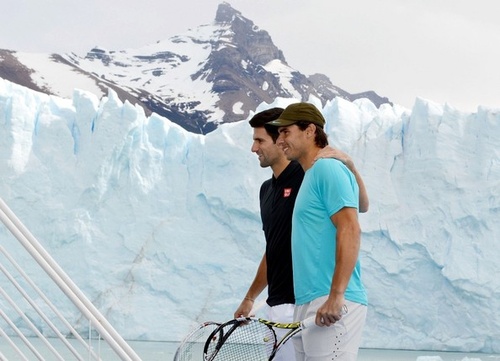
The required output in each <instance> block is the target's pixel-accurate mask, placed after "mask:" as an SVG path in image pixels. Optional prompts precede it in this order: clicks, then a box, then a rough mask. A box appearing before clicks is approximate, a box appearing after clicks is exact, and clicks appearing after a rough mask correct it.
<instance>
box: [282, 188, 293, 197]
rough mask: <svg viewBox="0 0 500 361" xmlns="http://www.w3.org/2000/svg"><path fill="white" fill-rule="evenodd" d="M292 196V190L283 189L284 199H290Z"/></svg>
mask: <svg viewBox="0 0 500 361" xmlns="http://www.w3.org/2000/svg"><path fill="white" fill-rule="evenodd" d="M290 194H292V188H285V189H283V198H287V197H290Z"/></svg>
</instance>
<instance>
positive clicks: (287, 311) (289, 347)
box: [267, 303, 295, 361]
mask: <svg viewBox="0 0 500 361" xmlns="http://www.w3.org/2000/svg"><path fill="white" fill-rule="evenodd" d="M293 311H294V305H293V304H290V303H285V304H282V305H278V306H273V307H268V308H267V318H268V319H269V320H270V321H274V322H281V323H291V322H293ZM274 330H275V331H276V338H277V339H278V342H279V341H280V340H281V338H282V337H283V336H284V335H285V334H286V333H287V332H288V331H289V330H286V329H279V328H275V329H274ZM273 361H295V349H294V347H293V343H292V341H290V340H288V342H286V343H285V344H284V345H283V346H282V347H280V349H279V350H278V352H277V353H276V356H275V357H274V358H273Z"/></svg>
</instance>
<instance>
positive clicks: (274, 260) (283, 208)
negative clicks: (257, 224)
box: [234, 108, 368, 361]
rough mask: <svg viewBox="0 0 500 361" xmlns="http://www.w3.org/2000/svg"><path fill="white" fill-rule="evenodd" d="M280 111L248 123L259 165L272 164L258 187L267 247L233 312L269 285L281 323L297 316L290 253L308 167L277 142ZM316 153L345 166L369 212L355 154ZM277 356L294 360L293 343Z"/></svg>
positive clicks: (273, 313) (240, 312)
mask: <svg viewBox="0 0 500 361" xmlns="http://www.w3.org/2000/svg"><path fill="white" fill-rule="evenodd" d="M282 112H283V109H282V108H272V109H268V110H265V111H263V112H260V113H257V114H256V115H255V116H254V117H252V119H250V126H251V127H252V128H253V144H252V149H251V150H252V152H254V153H256V154H257V156H258V157H259V162H260V166H261V167H263V168H265V167H271V169H272V171H273V176H272V177H271V178H270V179H268V180H266V181H265V182H264V183H263V184H262V186H261V189H260V212H261V218H262V225H263V230H264V235H265V238H266V251H265V253H264V255H263V257H262V260H261V262H260V264H259V267H258V269H257V274H256V275H255V278H254V280H253V282H252V284H251V285H250V287H249V289H248V291H247V293H246V295H245V297H244V299H243V301H242V302H241V304H240V306H239V307H238V309H237V310H236V311H235V313H234V317H240V316H248V315H249V314H250V312H251V310H252V307H253V304H254V301H255V299H256V298H257V297H258V296H259V295H260V293H261V292H262V291H263V290H264V289H265V288H266V286H267V287H268V297H267V300H266V303H267V304H268V305H269V306H270V307H269V309H268V318H269V319H270V320H273V321H278V322H292V321H293V305H294V303H295V298H294V290H293V271H292V256H291V234H292V213H293V207H294V204H295V199H296V197H297V193H298V191H299V188H300V185H301V183H302V179H303V178H304V171H303V169H302V167H301V166H300V164H299V163H297V162H295V161H292V162H291V161H289V160H288V159H287V158H286V157H285V154H284V153H283V150H282V149H281V148H279V147H278V146H277V145H276V140H277V139H278V136H279V134H278V131H277V128H276V127H272V126H269V125H267V126H266V124H267V123H268V122H270V121H273V120H276V119H278V118H279V116H280V115H281V113H282ZM318 157H319V158H321V157H322V158H324V157H334V158H337V159H339V160H341V161H342V162H343V163H344V164H346V165H347V167H348V168H349V169H350V170H351V172H352V173H353V174H354V175H355V177H356V180H357V182H358V186H359V190H360V191H359V198H360V203H359V204H360V212H366V211H367V210H368V196H367V193H366V189H365V187H364V183H363V180H362V178H361V176H360V175H359V174H358V173H357V171H356V168H355V167H354V163H353V162H352V160H351V158H350V157H349V156H347V155H346V154H345V153H343V152H341V151H339V150H337V149H333V148H331V147H328V148H325V150H323V151H322V153H320V154H318ZM275 360H277V361H280V360H282V361H293V360H295V352H294V349H293V344H292V343H291V342H289V343H286V344H285V345H284V348H283V349H281V350H280V352H279V353H278V354H277V355H276V358H275Z"/></svg>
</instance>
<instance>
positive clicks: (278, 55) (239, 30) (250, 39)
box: [0, 3, 389, 134]
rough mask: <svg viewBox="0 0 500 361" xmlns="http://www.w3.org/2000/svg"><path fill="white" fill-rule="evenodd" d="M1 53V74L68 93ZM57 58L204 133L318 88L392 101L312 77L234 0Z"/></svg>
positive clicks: (324, 93)
mask: <svg viewBox="0 0 500 361" xmlns="http://www.w3.org/2000/svg"><path fill="white" fill-rule="evenodd" d="M200 54H201V55H200ZM0 56H1V57H2V58H3V61H0V76H1V77H3V78H5V79H7V80H10V81H13V82H15V83H18V84H22V85H25V86H28V87H30V88H31V89H34V90H38V91H42V92H45V93H48V94H55V95H59V96H70V95H68V94H61V93H58V91H57V90H55V89H54V88H52V87H51V85H50V82H49V81H48V80H46V79H47V78H48V77H47V76H44V75H46V74H39V75H42V77H41V78H44V79H45V81H46V82H45V83H44V84H37V82H36V81H35V80H33V79H34V78H35V77H33V76H32V73H34V72H37V70H36V69H31V68H30V67H29V66H25V65H24V64H22V62H21V61H19V59H16V56H15V52H10V51H3V52H2V53H1V54H0ZM51 61H54V62H58V63H59V64H61V66H64V67H66V68H67V67H70V68H71V71H72V72H77V73H78V74H80V75H81V77H85V79H86V81H87V82H88V80H89V79H92V81H93V82H95V85H96V87H95V88H97V89H100V93H99V94H96V95H98V96H99V97H100V96H103V95H106V92H107V89H113V90H114V91H115V92H116V93H117V94H118V96H119V97H120V99H122V100H123V101H124V100H128V101H129V102H130V103H132V104H136V105H139V106H141V107H142V108H143V109H144V111H145V113H146V114H147V115H149V114H151V113H152V112H155V113H158V114H159V115H162V116H165V117H167V118H168V119H170V120H171V121H173V122H175V123H177V124H179V125H181V126H182V127H184V128H185V129H187V130H188V131H191V132H194V133H201V134H206V133H209V132H211V131H213V130H214V129H216V128H217V126H218V124H221V123H228V122H236V121H240V120H242V119H246V118H247V117H248V116H249V114H250V112H252V111H255V109H256V107H257V106H258V105H259V104H261V103H262V102H266V103H271V102H273V101H274V99H276V98H277V97H283V98H293V99H296V100H299V99H300V100H302V101H306V100H308V99H309V97H310V96H311V95H313V96H315V97H317V98H318V99H320V100H321V102H322V103H323V105H324V104H325V103H326V102H327V101H328V100H331V99H333V98H335V97H337V96H338V97H342V98H344V99H347V100H351V101H352V100H355V99H357V98H360V97H368V98H369V99H370V100H371V101H372V102H373V103H374V104H375V105H377V106H379V105H380V104H382V103H389V100H388V99H387V98H382V97H380V96H378V95H377V94H376V93H374V92H364V93H360V94H349V93H348V92H346V91H344V90H342V89H340V88H338V87H336V86H334V85H333V84H332V83H331V81H330V80H329V79H328V77H326V76H325V75H322V74H315V75H312V76H309V77H308V76H306V75H304V74H302V73H300V72H299V71H297V70H295V69H292V68H290V67H289V66H288V64H287V62H286V60H285V57H284V55H283V52H282V51H281V50H280V49H279V48H278V47H277V46H276V45H275V44H274V43H273V41H272V39H271V36H270V35H269V34H268V33H267V32H266V31H265V30H261V29H259V28H258V27H257V26H256V25H255V24H254V23H253V22H252V21H250V20H249V19H247V18H245V17H243V16H242V15H241V13H240V12H239V11H237V10H235V9H233V8H232V7H231V6H230V5H229V4H228V3H222V4H220V5H219V7H218V9H217V13H216V16H215V21H214V23H213V24H211V25H208V26H200V27H199V28H197V29H194V30H192V31H189V32H188V33H186V34H185V35H180V36H175V37H173V38H171V39H168V40H167V41H163V42H158V43H157V44H155V45H154V46H146V47H144V48H142V49H137V50H128V51H107V50H105V49H101V48H99V47H95V48H93V49H91V50H90V51H89V52H88V53H87V54H86V56H85V57H79V56H77V55H75V54H64V55H57V54H52V55H51ZM21 69H24V70H23V71H20V70H21ZM277 69H279V70H277ZM40 72H41V71H40ZM38 78H40V77H38ZM57 81H58V82H60V79H57ZM74 87H75V88H81V86H80V85H79V84H74Z"/></svg>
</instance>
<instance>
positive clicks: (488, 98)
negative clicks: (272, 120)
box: [0, 0, 500, 111]
mask: <svg viewBox="0 0 500 361" xmlns="http://www.w3.org/2000/svg"><path fill="white" fill-rule="evenodd" d="M221 2H222V0H178V1H175V0H170V1H166V0H141V1H137V0H134V1H131V0H86V1H81V0H2V4H1V6H0V8H1V12H0V48H3V49H11V50H18V51H26V52H44V53H45V52H46V53H52V52H54V53H67V52H75V53H77V54H79V55H84V54H85V53H86V52H87V51H88V50H90V49H91V48H92V47H94V46H96V45H97V46H100V47H104V48H107V49H108V50H123V49H128V48H138V47H142V46H144V45H147V44H151V43H155V42H156V41H157V40H163V39H167V38H169V37H171V36H173V35H177V34H182V33H184V32H185V31H186V30H188V29H190V28H193V27H196V26H198V25H204V24H209V23H211V22H212V21H213V20H214V18H215V13H216V11H217V6H218V5H219V4H220V3H221ZM228 2H229V3H230V4H231V6H232V7H233V8H235V9H236V10H238V11H240V12H241V13H242V15H243V16H245V17H247V18H249V19H250V20H252V21H253V22H254V23H255V24H256V25H257V26H258V27H260V28H261V29H264V30H266V31H268V32H269V34H270V35H271V37H272V39H273V42H274V43H275V45H276V46H277V47H278V48H280V49H281V50H283V53H284V55H285V58H286V60H287V62H288V64H289V65H290V66H292V67H293V68H295V69H297V70H299V71H300V72H302V73H304V74H307V75H310V74H313V73H323V74H326V75H327V76H328V77H329V78H330V79H331V80H332V82H333V83H334V84H335V85H337V86H339V87H341V88H343V89H344V90H346V91H348V92H350V93H356V92H361V91H365V90H374V91H376V92H377V93H378V94H379V95H382V96H387V97H389V99H390V100H392V101H393V102H395V103H397V104H401V105H403V106H405V107H408V108H411V107H412V106H413V104H414V102H415V98H416V97H422V98H425V99H428V100H432V101H435V102H437V103H448V104H450V105H451V106H453V107H456V108H458V109H459V110H464V111H475V110H477V106H478V105H485V106H489V107H495V108H500V21H499V14H500V1H499V0H349V1H346V0H342V1H341V0H307V1H306V0H302V1H299V0H252V1H249V0H229V1H228Z"/></svg>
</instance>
